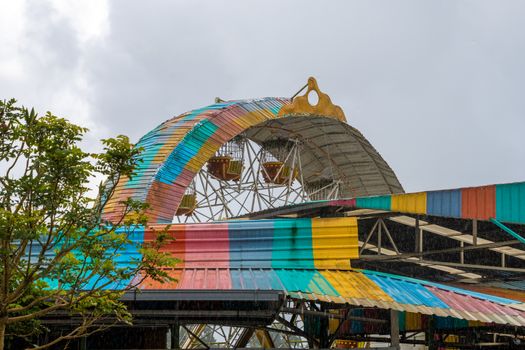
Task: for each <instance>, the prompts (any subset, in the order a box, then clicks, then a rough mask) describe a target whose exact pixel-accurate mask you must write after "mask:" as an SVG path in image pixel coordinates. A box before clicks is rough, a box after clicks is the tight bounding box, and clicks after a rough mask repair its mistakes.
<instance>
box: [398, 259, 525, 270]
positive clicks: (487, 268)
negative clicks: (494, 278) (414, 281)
mask: <svg viewBox="0 0 525 350" xmlns="http://www.w3.org/2000/svg"><path fill="white" fill-rule="evenodd" d="M402 260H406V259H402ZM419 262H420V263H421V264H424V265H427V264H428V265H443V266H453V267H463V268H467V269H477V270H493V271H507V272H518V273H525V269H520V268H515V267H501V266H491V265H476V264H460V263H451V262H443V261H432V260H420V261H419Z"/></svg>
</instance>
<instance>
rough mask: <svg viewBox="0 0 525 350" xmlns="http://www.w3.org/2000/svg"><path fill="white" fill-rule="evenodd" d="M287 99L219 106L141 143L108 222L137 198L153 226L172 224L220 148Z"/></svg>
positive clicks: (178, 120) (108, 209)
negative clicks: (137, 158)
mask: <svg viewBox="0 0 525 350" xmlns="http://www.w3.org/2000/svg"><path fill="white" fill-rule="evenodd" d="M288 103H290V101H289V100H288V99H285V98H265V99H259V100H250V101H236V102H225V103H216V104H213V105H211V106H208V107H204V108H200V109H195V110H193V111H191V112H188V113H185V114H182V115H180V116H178V117H175V118H172V119H170V120H168V121H166V122H164V123H162V124H161V125H159V126H158V127H156V128H155V129H153V130H152V131H150V132H149V133H147V134H146V135H145V136H143V137H142V138H141V139H140V141H139V142H138V143H137V145H136V146H137V147H142V148H143V150H144V152H143V154H142V156H141V159H142V163H140V165H139V167H138V169H137V171H136V176H135V177H133V178H132V179H131V180H130V179H123V180H121V181H120V182H119V183H118V184H117V188H116V190H115V194H114V195H113V196H112V198H110V200H109V201H108V203H107V204H106V206H105V208H104V215H103V219H105V220H108V221H116V220H118V218H120V217H121V216H122V212H123V210H124V207H123V205H122V204H121V202H122V201H124V200H126V199H127V198H128V197H131V198H133V199H135V200H141V201H145V202H147V203H149V204H150V210H149V213H148V215H149V218H150V221H151V222H159V223H168V222H172V220H173V216H174V214H175V211H176V210H177V207H178V205H179V203H180V200H181V198H182V196H183V195H184V191H185V190H186V187H188V185H189V184H190V183H191V181H192V179H193V177H194V176H195V174H196V173H197V172H198V171H199V170H200V169H201V168H202V166H203V165H204V164H205V163H206V161H207V160H208V159H209V158H210V157H212V156H213V155H214V154H215V152H216V151H217V150H218V149H219V147H220V146H221V145H222V144H224V143H226V142H227V141H229V140H230V139H232V138H233V137H234V136H236V135H238V134H239V133H241V132H242V131H243V130H245V129H247V128H249V127H250V126H254V125H257V124H259V123H261V122H263V121H265V120H269V119H273V118H275V117H276V115H277V113H278V112H279V110H280V109H281V107H282V106H283V105H285V104H288Z"/></svg>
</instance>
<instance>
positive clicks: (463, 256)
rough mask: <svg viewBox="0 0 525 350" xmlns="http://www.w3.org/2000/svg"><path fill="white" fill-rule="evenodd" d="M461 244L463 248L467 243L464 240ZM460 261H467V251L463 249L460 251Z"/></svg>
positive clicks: (462, 262)
mask: <svg viewBox="0 0 525 350" xmlns="http://www.w3.org/2000/svg"><path fill="white" fill-rule="evenodd" d="M459 246H460V247H461V248H463V247H464V246H465V243H464V242H463V241H461V242H459ZM459 262H460V263H461V264H464V263H465V251H464V250H463V249H462V250H461V251H460V252H459Z"/></svg>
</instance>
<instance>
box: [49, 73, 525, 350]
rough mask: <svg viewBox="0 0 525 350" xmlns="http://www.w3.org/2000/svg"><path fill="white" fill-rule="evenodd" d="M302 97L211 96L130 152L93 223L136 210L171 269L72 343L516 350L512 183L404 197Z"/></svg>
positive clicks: (326, 112) (517, 190) (519, 225)
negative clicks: (175, 262)
mask: <svg viewBox="0 0 525 350" xmlns="http://www.w3.org/2000/svg"><path fill="white" fill-rule="evenodd" d="M304 89H306V92H305V93H304V95H301V96H298V94H299V93H298V94H296V96H294V97H293V98H291V99H289V98H260V99H250V100H231V101H223V100H221V99H217V101H216V103H215V104H212V105H210V106H208V107H204V108H200V109H196V110H193V111H190V112H188V113H184V114H182V115H180V116H177V117H174V118H172V119H170V120H168V121H166V122H164V123H162V124H161V125H159V126H158V127H156V128H155V129H153V130H152V131H150V132H149V133H147V134H146V135H145V136H144V137H142V138H141V140H140V141H139V142H138V144H137V147H142V148H143V149H144V152H143V153H142V155H141V157H142V163H140V167H139V169H138V171H137V175H136V176H135V177H133V178H132V179H123V180H121V181H120V182H119V184H118V187H117V190H116V192H115V194H114V195H113V197H112V198H111V199H110V200H109V202H108V204H107V206H106V207H105V211H104V219H105V220H108V221H112V220H115V219H116V218H118V217H119V215H121V214H122V212H123V210H124V208H123V204H122V201H123V200H125V199H126V198H128V197H132V198H134V199H140V200H143V201H146V202H147V203H149V204H150V209H149V211H148V217H149V224H150V225H151V227H146V228H144V230H143V231H142V233H141V235H142V236H141V239H143V240H144V241H147V240H148V239H152V237H153V236H152V235H154V232H155V228H156V227H159V226H163V225H165V224H168V223H174V224H173V225H172V226H171V227H170V229H169V232H170V233H171V234H172V235H173V237H174V238H175V241H174V242H173V243H170V244H169V245H168V246H167V247H166V248H165V250H166V251H169V252H171V253H172V254H174V255H175V256H177V257H180V258H181V259H182V261H183V262H182V263H181V264H180V266H177V267H176V268H175V269H171V270H170V271H169V273H170V274H171V275H172V276H173V277H175V278H176V280H177V281H176V282H171V283H167V284H159V283H156V282H154V281H150V280H145V281H144V282H143V283H142V284H141V285H140V286H139V288H137V290H136V292H135V293H131V294H126V295H125V299H124V300H125V301H126V303H128V306H129V309H130V310H131V311H132V313H133V314H134V317H135V321H134V326H133V328H129V327H122V328H114V329H112V330H111V331H109V332H107V333H104V334H102V335H98V336H96V337H90V338H88V339H87V341H84V342H83V343H82V344H83V345H82V346H84V347H87V348H90V349H102V348H172V349H177V348H266V349H269V348H330V347H339V348H352V347H381V346H383V347H390V348H392V349H397V348H399V347H400V346H407V345H402V344H410V345H411V346H416V345H418V346H428V348H430V349H438V348H479V347H484V346H485V347H489V348H495V347H498V346H499V347H514V348H521V347H522V346H523V344H525V304H524V302H525V293H523V287H525V282H524V280H523V273H524V272H525V261H524V260H525V239H524V238H522V237H521V235H520V234H519V232H524V230H523V229H524V227H525V183H515V184H504V185H492V186H484V187H473V188H463V189H454V190H443V191H428V192H420V193H412V194H405V193H404V191H403V187H402V186H401V184H400V182H399V181H398V179H397V177H396V175H395V173H394V172H393V171H392V169H391V168H390V167H389V165H388V164H387V163H386V162H385V160H383V158H382V157H381V156H380V154H379V153H378V152H377V151H376V150H375V149H374V147H373V146H372V145H371V144H370V143H369V142H368V141H367V140H366V139H365V137H364V136H363V135H362V134H361V133H360V132H359V131H358V130H357V129H355V128H354V127H352V126H350V125H349V124H348V123H347V121H346V117H345V115H344V113H343V111H342V110H341V108H340V107H338V106H336V105H334V104H333V103H332V102H331V100H330V98H329V97H328V95H326V94H324V93H322V92H321V91H320V90H319V88H318V86H317V82H316V81H315V79H314V78H309V80H308V84H307V85H306V86H305V87H304V88H303V89H302V90H304ZM312 94H314V95H317V97H318V102H317V103H310V102H309V97H311V95H312ZM49 321H50V324H52V325H53V327H58V328H60V327H65V328H67V327H68V325H70V324H71V322H74V320H71V319H68V318H64V319H60V318H54V319H53V320H49ZM51 321H52V322H51ZM400 344H401V345H400ZM79 346H80V345H79Z"/></svg>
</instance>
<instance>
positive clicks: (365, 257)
mask: <svg viewBox="0 0 525 350" xmlns="http://www.w3.org/2000/svg"><path fill="white" fill-rule="evenodd" d="M519 243H521V242H520V241H518V240H512V241H504V242H495V243H487V244H478V245H476V246H467V247H461V246H460V247H457V248H447V249H438V250H429V251H426V252H421V253H402V254H399V255H381V256H378V255H361V256H360V257H359V259H363V260H374V261H375V260H395V259H405V258H411V257H420V256H425V255H432V254H442V253H455V252H463V251H467V250H477V249H490V248H497V247H506V246H510V245H514V244H519Z"/></svg>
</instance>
